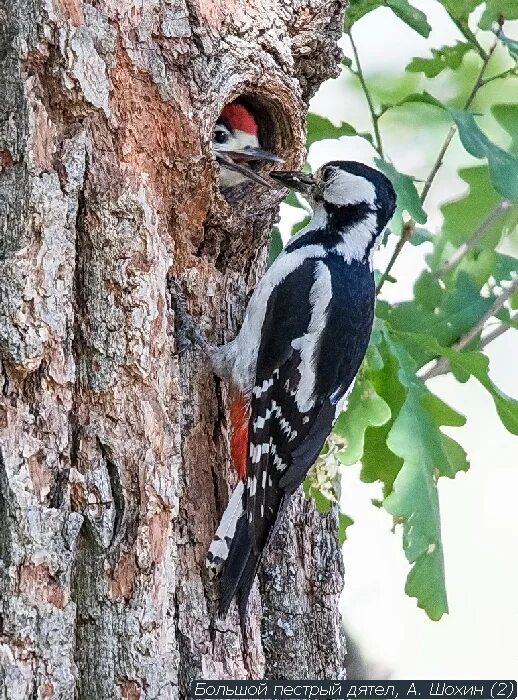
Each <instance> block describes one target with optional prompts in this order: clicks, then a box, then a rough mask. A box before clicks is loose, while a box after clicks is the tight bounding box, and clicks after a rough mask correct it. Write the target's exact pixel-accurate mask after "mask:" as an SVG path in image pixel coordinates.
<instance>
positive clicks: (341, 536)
mask: <svg viewBox="0 0 518 700" xmlns="http://www.w3.org/2000/svg"><path fill="white" fill-rule="evenodd" d="M351 525H354V520H353V519H352V518H350V517H349V516H348V515H346V514H345V513H342V512H340V513H338V541H339V542H340V544H343V543H344V542H345V540H346V539H347V528H348V527H350V526H351Z"/></svg>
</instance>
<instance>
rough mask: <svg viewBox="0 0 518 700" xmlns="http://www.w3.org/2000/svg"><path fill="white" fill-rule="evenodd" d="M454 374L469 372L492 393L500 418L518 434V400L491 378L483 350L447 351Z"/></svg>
mask: <svg viewBox="0 0 518 700" xmlns="http://www.w3.org/2000/svg"><path fill="white" fill-rule="evenodd" d="M444 354H445V356H446V357H447V358H448V360H449V362H450V366H451V369H452V371H453V373H454V374H457V371H459V370H460V371H461V372H464V373H469V374H470V375H472V376H473V377H475V379H477V380H478V381H479V382H480V384H482V386H483V387H484V388H485V389H486V390H487V391H488V392H489V393H490V394H491V397H492V399H493V401H494V404H495V408H496V411H497V413H498V416H499V417H500V420H501V421H502V423H503V424H504V426H505V427H506V428H507V430H508V431H509V432H510V433H512V434H513V435H518V401H517V400H516V399H513V398H511V397H510V396H507V395H506V394H504V393H503V391H501V390H500V389H499V388H498V387H497V386H495V384H493V382H492V381H491V379H490V378H489V358H487V357H486V355H483V354H482V353H481V352H474V351H472V352H457V351H455V350H447V351H445V353H444Z"/></svg>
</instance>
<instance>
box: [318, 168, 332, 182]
mask: <svg viewBox="0 0 518 700" xmlns="http://www.w3.org/2000/svg"><path fill="white" fill-rule="evenodd" d="M334 171H335V169H334V168H325V169H324V170H323V171H322V175H321V180H322V182H327V181H328V180H330V179H331V177H332V175H333V173H334Z"/></svg>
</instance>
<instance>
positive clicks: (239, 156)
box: [215, 146, 284, 189]
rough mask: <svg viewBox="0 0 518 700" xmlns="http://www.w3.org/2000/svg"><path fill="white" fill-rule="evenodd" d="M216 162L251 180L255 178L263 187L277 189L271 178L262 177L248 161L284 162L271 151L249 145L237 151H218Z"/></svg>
mask: <svg viewBox="0 0 518 700" xmlns="http://www.w3.org/2000/svg"><path fill="white" fill-rule="evenodd" d="M215 156H216V162H217V163H219V165H220V166H221V167H223V168H228V170H234V171H235V172H237V173H240V174H241V175H244V176H245V177H247V178H248V179H249V180H253V181H254V182H257V183H258V184H260V185H263V187H268V188H269V189H275V187H274V185H275V183H273V182H272V181H271V180H269V179H267V178H265V177H262V176H261V175H259V174H258V173H256V172H255V170H252V168H251V167H250V166H249V165H248V163H251V162H254V161H260V160H269V161H273V162H275V163H283V162H284V161H283V160H282V158H279V157H278V156H276V155H275V154H273V153H270V151H264V150H263V149H262V148H254V147H253V146H247V147H246V148H241V149H239V150H235V151H216V153H215Z"/></svg>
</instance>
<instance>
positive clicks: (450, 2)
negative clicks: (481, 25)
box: [439, 0, 482, 19]
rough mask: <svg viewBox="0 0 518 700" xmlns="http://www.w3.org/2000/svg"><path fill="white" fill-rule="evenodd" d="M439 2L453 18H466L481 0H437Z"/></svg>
mask: <svg viewBox="0 0 518 700" xmlns="http://www.w3.org/2000/svg"><path fill="white" fill-rule="evenodd" d="M439 2H440V3H441V5H442V6H443V7H444V8H445V9H446V11H447V12H448V14H449V15H451V16H452V17H454V18H455V19H468V17H469V16H470V14H471V13H472V12H473V10H474V9H475V8H476V7H478V6H479V5H480V4H481V2H482V0H439Z"/></svg>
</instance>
